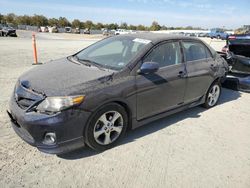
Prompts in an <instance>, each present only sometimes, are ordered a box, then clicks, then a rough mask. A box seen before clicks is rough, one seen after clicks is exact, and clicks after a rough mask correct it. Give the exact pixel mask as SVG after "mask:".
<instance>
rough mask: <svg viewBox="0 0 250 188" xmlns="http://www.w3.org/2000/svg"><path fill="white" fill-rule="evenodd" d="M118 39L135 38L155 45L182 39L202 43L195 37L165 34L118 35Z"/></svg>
mask: <svg viewBox="0 0 250 188" xmlns="http://www.w3.org/2000/svg"><path fill="white" fill-rule="evenodd" d="M118 37H120V38H126V37H129V38H130V37H134V38H140V39H146V40H150V41H151V42H152V43H154V44H156V43H158V42H161V41H165V40H180V39H189V40H196V41H201V40H200V39H198V38H195V37H187V36H183V35H176V34H168V33H166V34H164V33H152V32H145V33H135V34H124V35H118Z"/></svg>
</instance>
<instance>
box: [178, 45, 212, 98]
mask: <svg viewBox="0 0 250 188" xmlns="http://www.w3.org/2000/svg"><path fill="white" fill-rule="evenodd" d="M182 46H183V51H184V55H185V64H186V70H187V89H186V93H185V98H184V102H185V103H189V102H193V101H196V100H198V99H200V97H202V96H203V95H204V94H206V92H207V89H208V87H209V86H210V85H211V83H212V82H213V80H214V73H215V70H216V67H217V65H216V63H215V61H214V60H213V58H212V55H211V52H210V50H209V49H208V48H207V47H206V46H205V45H204V44H203V43H202V42H199V41H193V40H190V41H188V40H186V41H185V40H184V41H182Z"/></svg>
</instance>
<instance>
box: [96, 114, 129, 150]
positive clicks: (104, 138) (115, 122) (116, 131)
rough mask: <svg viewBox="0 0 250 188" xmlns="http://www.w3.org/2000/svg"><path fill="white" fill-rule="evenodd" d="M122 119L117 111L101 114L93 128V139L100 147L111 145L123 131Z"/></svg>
mask: <svg viewBox="0 0 250 188" xmlns="http://www.w3.org/2000/svg"><path fill="white" fill-rule="evenodd" d="M123 123H124V121H123V117H122V115H121V114H120V113H119V112H117V111H109V112H105V113H104V114H102V115H101V116H100V117H99V119H98V120H97V121H96V123H95V126H94V131H93V134H94V139H95V141H96V142H97V143H98V144H100V145H109V144H111V143H113V142H114V141H115V140H116V139H117V138H118V137H119V136H120V134H121V132H122V129H123Z"/></svg>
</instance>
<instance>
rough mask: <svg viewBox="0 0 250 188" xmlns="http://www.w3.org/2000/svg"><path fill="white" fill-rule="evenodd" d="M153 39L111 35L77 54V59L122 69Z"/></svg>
mask: <svg viewBox="0 0 250 188" xmlns="http://www.w3.org/2000/svg"><path fill="white" fill-rule="evenodd" d="M150 42H151V41H149V40H145V39H138V38H134V37H120V38H119V37H111V38H108V39H104V40H102V41H100V42H97V43H95V44H93V45H91V46H89V47H88V48H86V49H84V50H82V51H81V52H79V53H78V54H76V56H77V59H79V60H82V61H84V60H85V61H89V62H95V64H98V65H100V66H102V67H105V68H109V69H113V70H121V69H122V68H124V67H125V66H126V65H127V64H128V63H129V62H130V61H131V60H132V59H133V58H134V57H135V56H136V54H138V53H139V52H140V51H141V50H143V48H144V47H145V46H146V45H147V44H148V43H150Z"/></svg>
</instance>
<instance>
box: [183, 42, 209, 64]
mask: <svg viewBox="0 0 250 188" xmlns="http://www.w3.org/2000/svg"><path fill="white" fill-rule="evenodd" d="M183 47H184V53H185V56H186V61H196V60H201V59H207V58H209V57H211V53H210V52H209V51H208V49H207V48H206V47H205V46H204V45H203V44H201V43H199V42H183Z"/></svg>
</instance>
